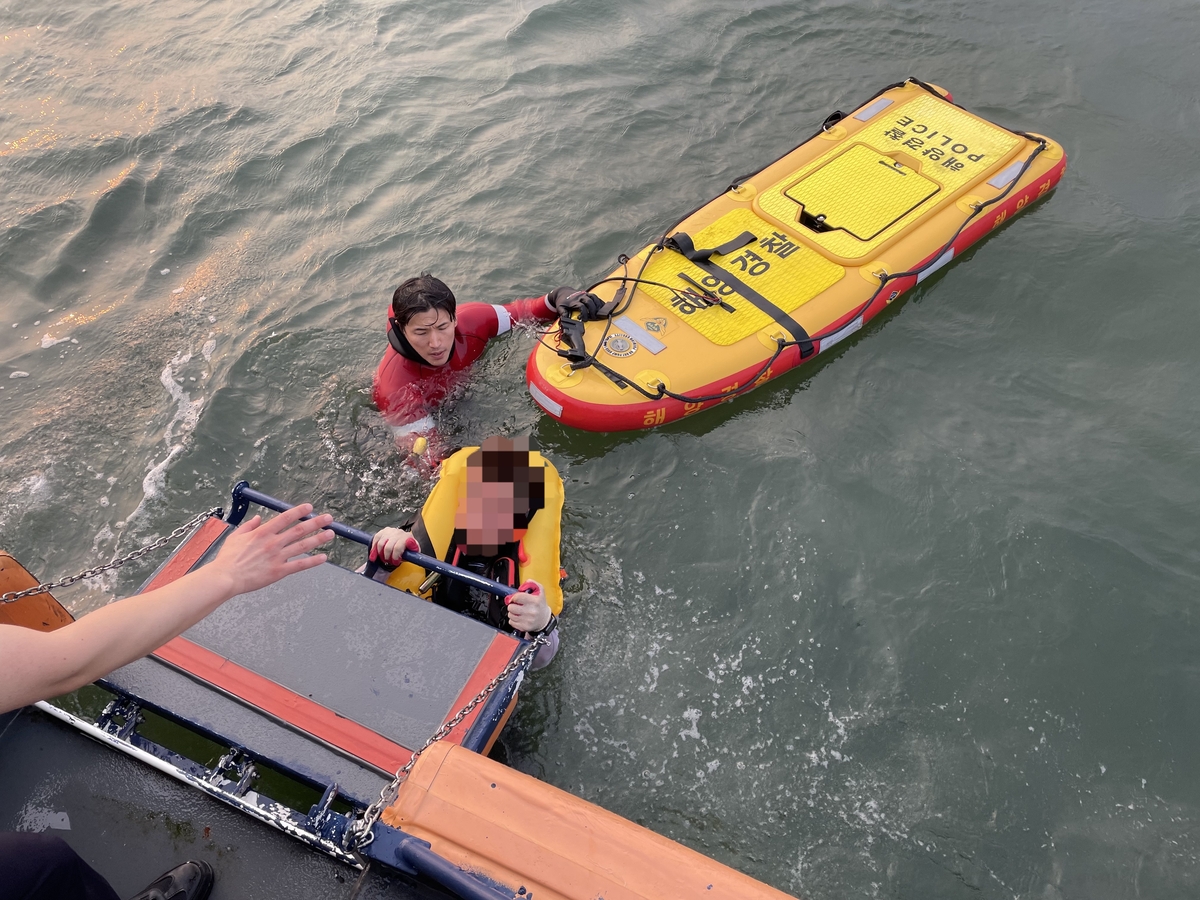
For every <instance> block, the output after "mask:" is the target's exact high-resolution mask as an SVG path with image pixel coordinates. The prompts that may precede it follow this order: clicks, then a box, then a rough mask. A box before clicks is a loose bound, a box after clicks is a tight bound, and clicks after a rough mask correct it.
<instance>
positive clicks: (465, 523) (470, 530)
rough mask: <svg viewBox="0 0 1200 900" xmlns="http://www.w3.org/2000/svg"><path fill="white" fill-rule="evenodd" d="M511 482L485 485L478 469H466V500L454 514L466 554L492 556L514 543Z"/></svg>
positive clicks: (487, 482)
mask: <svg viewBox="0 0 1200 900" xmlns="http://www.w3.org/2000/svg"><path fill="white" fill-rule="evenodd" d="M515 508H516V503H515V502H514V500H513V484H512V482H495V481H484V480H483V473H482V471H481V470H480V469H477V468H468V469H467V496H466V498H465V500H464V501H463V502H462V503H460V504H459V507H458V510H457V511H456V512H455V514H454V525H455V527H456V528H461V529H463V530H464V531H465V532H466V533H467V547H466V550H467V552H468V553H471V554H476V555H482V556H494V555H495V554H497V553H499V552H500V547H501V546H502V545H504V544H507V543H510V542H512V541H514V540H516V531H515V530H514V529H513V511H514V509H515Z"/></svg>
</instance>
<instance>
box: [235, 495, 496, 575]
mask: <svg viewBox="0 0 1200 900" xmlns="http://www.w3.org/2000/svg"><path fill="white" fill-rule="evenodd" d="M232 497H233V505H232V507H231V508H230V510H229V518H228V520H227V521H228V522H229V524H230V525H233V526H237V525H239V524H240V523H241V521H242V519H243V518H245V516H246V513H247V512H248V511H249V509H250V504H251V503H256V504H258V505H259V506H263V507H266V508H267V509H273V510H275V511H276V512H285V511H286V510H289V509H291V508H292V507H293V506H294V505H295V504H293V503H288V502H287V501H286V500H280V499H279V498H278V497H272V496H271V495H270V494H264V493H263V492H262V491H256V490H255V489H254V488H252V487H250V482H248V481H239V482H238V483H237V484H236V485H234V488H233V494H232ZM308 518H312V517H311V516H309V517H308ZM329 530H330V531H332V532H333V533H334V534H336V535H337V536H338V537H344V538H346V539H347V540H351V541H355V542H356V543H359V544H363V545H365V546H367V547H369V546H371V539H372V537H373V535H371V534H369V533H368V532H366V531H363V530H361V529H359V528H353V527H351V526H350V525H343V524H342V523H341V522H334V523H333V524H332V525H330V526H329ZM402 559H403V560H404V561H405V562H410V563H412V564H413V565H415V566H420V567H421V568H422V569H425V570H426V571H428V572H438V573H439V574H441V575H444V576H446V577H447V578H453V579H454V580H455V581H461V582H463V583H464V584H468V585H470V586H471V587H476V588H479V589H480V590H483V591H487V592H488V593H489V594H495V595H496V596H497V597H507V596H508V595H509V594H512V593H513V592H514V589H513V588H512V587H510V586H508V585H507V584H501V583H500V582H499V581H492V579H490V578H484V577H483V576H482V575H476V574H475V573H474V572H468V571H467V570H466V569H460V568H459V567H458V566H452V565H450V563H448V562H443V561H442V560H440V559H438V558H437V557H435V556H426V555H425V554H424V553H418V552H417V551H415V550H405V551H404V553H403V555H402Z"/></svg>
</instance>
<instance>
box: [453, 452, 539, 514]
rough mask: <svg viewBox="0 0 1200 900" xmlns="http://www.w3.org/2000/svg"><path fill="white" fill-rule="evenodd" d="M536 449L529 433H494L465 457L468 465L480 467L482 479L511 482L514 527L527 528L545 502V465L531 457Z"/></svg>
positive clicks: (473, 467)
mask: <svg viewBox="0 0 1200 900" xmlns="http://www.w3.org/2000/svg"><path fill="white" fill-rule="evenodd" d="M536 449H537V442H536V441H534V440H533V439H532V438H529V437H516V438H511V439H510V438H506V437H501V436H500V435H493V436H492V437H490V438H487V439H486V440H485V441H484V442H483V444H482V446H480V448H479V449H478V450H476V451H475V452H474V453H472V454H471V455H470V456H468V457H467V466H468V467H469V468H472V469H475V468H478V469H482V470H483V472H482V475H483V479H482V480H483V481H492V482H498V483H511V484H512V486H513V500H514V501H515V502H514V504H513V506H514V508H513V528H528V527H529V521H530V519H532V518H533V514H534V513H535V512H537V511H538V510H539V509H541V508H542V507H543V506H545V505H546V468H545V466H543V465H542V464H541V463H535V462H533V461H532V459H531V458H530V451H531V450H536Z"/></svg>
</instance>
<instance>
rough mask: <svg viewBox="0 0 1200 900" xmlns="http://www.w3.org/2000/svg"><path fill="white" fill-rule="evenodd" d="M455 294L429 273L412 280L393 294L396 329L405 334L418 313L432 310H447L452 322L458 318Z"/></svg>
mask: <svg viewBox="0 0 1200 900" xmlns="http://www.w3.org/2000/svg"><path fill="white" fill-rule="evenodd" d="M456 308H457V305H456V303H455V300H454V292H453V291H451V290H450V288H448V287H446V284H445V282H443V281H442V280H441V279H438V278H434V277H433V276H432V275H430V274H429V273H428V272H425V273H423V274H421V275H418V276H417V277H415V278H410V279H408V281H406V282H404V284H402V285H400V287H398V288H396V293H394V294H392V318H393V319H395V321H396V329H397V330H398V331H399V332H400V333H401V334H403V333H404V327H405V326H406V325H407V324H408V323H409V320H411V319H412V317H413V316H415V315H417V313H423V312H428V311H429V310H431V309H436V310H445V311H446V313H448V314H449V316H450V319H451V321H453V320H454V319H455V318H457V313H456V311H455V310H456Z"/></svg>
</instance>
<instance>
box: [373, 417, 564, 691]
mask: <svg viewBox="0 0 1200 900" xmlns="http://www.w3.org/2000/svg"><path fill="white" fill-rule="evenodd" d="M562 503H563V489H562V479H561V478H559V476H558V472H557V471H556V470H555V468H554V466H552V465H551V464H550V463H549V462H548V461H547V460H546V459H544V458H543V457H542V455H541V453H540V452H538V451H537V449H536V445H534V447H533V448H532V449H531V446H530V440H529V438H526V437H519V438H515V439H509V438H505V437H500V436H495V437H489V438H488V439H487V440H485V441H484V442H483V444H482V446H480V447H467V448H464V449H462V450H459V451H458V452H456V453H454V454H452V455H451V456H449V457H448V458H447V459H446V460H445V461H444V462H443V463H442V469H441V474H440V476H439V478H438V481H437V484H435V485H434V487H433V490H432V491H431V492H430V494H429V497H428V498H427V499H426V501H425V504H424V506H422V508H421V512H420V514H419V515H418V516H417V518H416V520H415V521H414V522H412V523H410V524H409V525H408V526H406V527H404V528H384V529H381V530H380V531H379V532H378V533H377V534H376V535H375V538H374V540H373V541H372V543H371V552H370V559H371V560H372V561H374V562H378V563H379V564H380V565H382V566H384V567H396V568H395V570H394V571H392V572H390V573H389V574H387V576H386V577H387V582H388V584H390V585H392V586H393V587H398V588H401V589H402V590H406V591H409V592H410V593H414V594H416V593H419V592H420V590H421V587H422V585H425V583H426V574H427V573H426V572H425V571H424V570H423V569H421V568H419V567H418V566H415V565H413V564H412V563H406V562H403V560H402V555H403V553H404V550H405V549H406V548H407V549H409V550H416V551H419V552H421V553H424V554H426V555H427V556H434V557H437V558H438V559H443V560H445V561H446V562H448V563H451V564H452V565H455V566H458V567H459V568H463V569H467V570H469V571H472V572H475V573H476V574H479V575H483V576H484V577H486V578H490V579H492V580H493V581H499V582H501V583H502V584H506V585H509V586H511V587H512V588H513V593H511V594H509V595H508V596H507V597H497V596H495V595H494V594H490V593H488V592H487V591H484V590H481V589H479V588H475V587H471V586H469V585H466V584H463V583H462V582H460V581H456V580H454V579H451V578H446V577H440V578H439V579H438V580H437V581H436V583H435V584H434V585H433V586H432V587H431V588H430V587H428V586H426V587H427V589H426V596H427V597H428V599H430V600H432V601H433V602H434V603H437V604H438V605H440V606H444V607H446V608H448V609H452V610H454V611H455V612H459V613H463V614H464V615H469V616H471V617H472V618H475V619H478V620H479V621H481V622H486V623H487V624H489V625H491V626H492V627H493V628H497V629H500V630H501V631H506V632H509V633H511V634H521V635H523V636H525V637H527V638H533V637H536V636H537V635H545V636H546V638H547V643H546V645H545V646H543V647H542V648H541V649H540V650H539V651H538V654H537V656H536V657H534V661H533V665H532V666H531V668H533V669H540V668H542V667H543V666H545V665H547V664H548V663H549V662H550V660H551V659H553V658H554V655H555V653H557V652H558V643H559V636H558V630H557V628H558V614H559V613H560V612H561V611H562V588H561V587H560V584H559V582H560V577H561V576H560V571H561V570H560V569H559V539H560V520H561V517H562Z"/></svg>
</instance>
